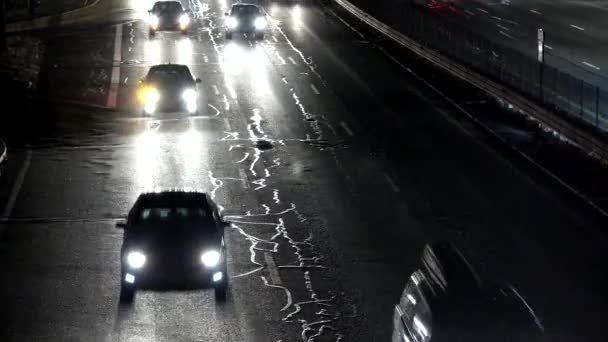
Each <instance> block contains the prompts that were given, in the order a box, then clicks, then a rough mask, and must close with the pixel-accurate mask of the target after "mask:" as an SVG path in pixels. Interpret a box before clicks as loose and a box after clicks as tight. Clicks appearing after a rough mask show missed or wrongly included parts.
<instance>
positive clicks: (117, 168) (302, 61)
mask: <svg viewBox="0 0 608 342" xmlns="http://www.w3.org/2000/svg"><path fill="white" fill-rule="evenodd" d="M194 1H196V0H194ZM116 2H120V1H116ZM124 3H127V4H128V3H131V2H127V1H125V2H124ZM229 3H230V1H223V0H211V1H210V4H209V5H210V10H209V12H208V13H206V14H205V15H203V16H200V17H199V18H198V19H196V20H195V21H194V24H193V27H192V28H191V30H190V32H189V33H188V34H187V35H181V34H179V33H171V32H168V33H164V32H161V33H159V34H157V36H156V37H155V38H153V39H151V38H149V37H148V25H147V23H146V21H145V20H143V19H144V18H145V15H146V12H145V11H146V10H147V8H145V7H144V6H143V5H137V6H135V5H133V7H132V8H131V11H130V12H129V13H132V14H133V15H132V16H131V18H130V19H128V20H124V19H123V17H122V16H121V17H120V19H116V18H113V17H111V16H109V17H108V18H107V21H108V22H110V23H108V24H102V23H97V22H96V24H95V25H79V26H77V27H72V28H69V27H68V28H61V29H54V30H47V31H43V32H41V33H40V35H41V36H42V37H43V38H44V40H45V41H46V45H47V48H48V51H47V54H46V61H47V65H48V68H47V69H46V70H45V72H44V76H45V80H46V81H45V83H44V84H43V89H44V91H45V92H46V96H48V97H49V99H52V104H53V105H52V106H49V107H48V108H43V109H40V108H39V109H38V112H36V113H33V114H32V115H31V117H28V118H27V119H25V121H26V122H25V123H21V124H20V126H18V127H9V126H8V125H7V124H5V125H3V126H4V127H1V128H0V134H2V138H3V139H4V140H5V141H6V142H7V145H8V148H9V157H10V158H9V159H8V160H7V162H6V169H7V171H6V172H5V173H3V174H2V177H1V178H0V258H1V259H2V266H1V267H0V278H1V279H2V280H3V281H2V282H1V283H0V303H1V308H0V340H3V341H4V340H7V341H61V342H63V341H247V342H249V341H387V340H389V338H390V334H391V329H392V326H391V319H392V314H393V310H394V305H395V304H396V303H397V302H398V300H399V296H400V294H401V291H402V290H403V286H404V284H405V282H406V281H407V279H408V277H409V275H410V274H411V272H412V271H413V270H414V269H415V268H416V267H418V265H419V257H420V253H421V251H422V248H423V246H424V245H425V244H426V243H428V242H430V241H436V240H450V241H452V242H453V243H455V244H456V245H458V246H459V247H460V248H462V250H463V251H464V253H466V255H467V256H468V257H469V258H470V260H472V262H473V263H474V264H475V266H476V267H479V268H480V269H484V270H485V271H487V272H490V273H492V274H494V275H496V276H498V277H500V278H501V279H504V280H506V281H508V282H509V283H510V284H512V286H513V287H514V288H516V289H517V290H518V291H519V293H521V295H522V296H523V297H524V298H525V299H526V300H527V302H528V303H529V305H530V306H531V307H532V308H533V309H534V311H535V312H536V314H537V315H538V318H539V320H540V322H541V323H542V326H543V328H544V333H545V337H546V338H545V339H544V340H545V341H592V342H595V341H597V342H601V341H606V340H608V332H606V330H605V329H604V328H603V321H604V317H606V316H608V307H607V306H606V303H607V295H606V291H605V289H606V288H608V276H607V275H608V267H607V261H606V258H605V250H606V248H607V246H608V239H607V237H606V234H605V231H604V229H605V227H606V225H605V224H603V223H598V222H596V221H595V220H591V219H589V218H588V217H587V216H586V214H585V212H584V211H583V210H581V209H580V208H579V206H577V205H576V204H574V203H573V201H572V199H570V198H569V197H567V196H564V195H563V192H562V191H561V190H560V189H557V188H556V187H555V186H553V185H550V184H548V183H547V182H544V181H543V180H542V177H539V175H538V174H536V173H531V172H530V171H529V170H528V169H527V168H525V167H522V166H521V165H519V164H518V163H517V162H516V161H513V160H512V159H511V158H510V157H509V156H507V155H505V154H504V153H503V152H502V151H501V150H500V149H496V148H495V147H494V146H493V145H492V144H491V143H489V142H488V141H489V139H488V137H487V135H486V134H485V133H484V132H482V131H480V130H479V128H478V127H477V126H475V125H472V124H471V123H470V122H466V121H463V120H461V119H460V118H458V117H457V115H456V113H457V112H458V108H456V106H454V104H458V105H459V106H462V107H464V108H467V109H470V110H484V108H489V107H485V106H482V105H479V103H482V101H481V100H482V99H483V98H482V95H481V94H479V93H475V92H469V91H468V90H467V91H465V90H464V89H465V88H464V87H463V88H462V89H463V90H462V91H461V92H460V93H458V94H457V96H458V97H455V98H451V99H446V98H445V96H443V95H442V94H440V93H437V92H436V91H434V90H433V88H431V87H429V84H431V85H436V86H438V85H442V86H445V87H450V88H457V87H452V84H451V83H446V80H447V79H446V78H445V76H444V75H440V74H432V75H429V74H427V73H424V74H422V73H420V74H417V73H416V72H417V71H419V70H422V67H421V66H419V65H418V64H417V63H420V61H419V60H417V59H415V58H409V59H401V57H400V56H396V55H392V54H391V52H390V51H387V50H384V49H381V48H380V47H378V46H377V45H375V44H374V42H373V39H374V38H373V37H369V36H367V34H366V33H365V32H358V31H357V30H356V28H353V27H349V26H348V25H345V23H347V21H344V19H343V18H340V17H339V16H338V15H336V14H335V13H334V12H333V11H331V10H329V9H325V8H321V7H317V6H293V5H287V4H282V3H276V4H273V5H269V6H268V7H267V11H268V13H269V15H270V16H271V18H272V23H271V25H270V31H269V32H268V33H267V35H266V38H265V40H264V41H261V42H256V41H250V40H247V39H245V38H244V37H237V38H235V39H234V40H233V41H230V42H227V41H225V40H224V32H223V21H224V15H223V13H224V12H225V10H226V8H227V6H228V5H229ZM511 3H512V6H514V5H515V3H516V2H515V1H512V2H511ZM184 4H185V5H188V4H187V3H186V2H185V3H184ZM539 6H540V5H539ZM547 6H549V5H547ZM492 8H494V7H492ZM501 8H502V7H501ZM537 8H538V9H539V10H543V11H544V10H545V9H544V7H537ZM123 14H124V13H122V14H121V15H123ZM586 28H588V29H589V30H590V31H591V26H590V25H587V26H586ZM553 45H554V48H555V49H556V50H557V49H559V48H560V45H559V43H554V44H553ZM598 53H599V52H598ZM593 56H594V55H589V61H590V62H592V63H596V64H598V65H600V66H601V67H603V64H601V61H597V60H596V59H595V58H592V57H593ZM161 63H174V64H185V65H187V66H189V68H190V69H191V71H192V73H193V74H194V75H195V76H196V77H198V78H200V79H201V80H202V83H201V84H200V85H199V86H198V87H199V91H201V93H202V94H203V95H202V96H201V98H200V103H199V107H200V108H201V110H200V113H199V114H197V115H191V116H189V115H184V114H161V115H155V116H145V115H143V114H142V112H141V108H140V106H139V105H138V103H137V97H138V90H139V88H140V86H139V83H138V81H139V80H140V79H141V78H142V77H144V76H145V74H146V72H147V70H148V69H149V68H150V66H152V65H156V64H161ZM412 71H413V72H412ZM447 82H449V80H447ZM492 110H494V109H492ZM169 187H179V188H182V187H188V188H196V189H201V190H203V191H206V192H208V193H209V194H210V195H211V197H212V198H214V200H215V201H216V202H217V203H218V204H219V205H220V206H221V207H222V213H223V215H224V216H225V218H226V219H228V220H229V221H231V222H232V224H231V226H230V227H229V228H227V230H226V243H227V246H228V273H229V274H230V278H231V279H230V290H229V293H228V300H227V302H226V303H223V304H222V303H216V301H215V299H214V295H213V290H196V291H164V292H163V291H161V292H158V291H141V292H138V294H137V296H136V298H135V301H134V303H133V304H132V305H130V306H128V305H119V302H118V297H119V291H120V279H119V278H120V255H119V253H120V247H121V244H122V236H123V232H122V231H121V230H118V229H116V228H115V223H116V222H118V221H120V220H122V219H123V218H124V217H125V216H126V215H127V212H128V210H129V209H130V207H131V205H132V204H133V201H134V200H135V199H136V198H137V196H138V194H139V193H140V192H142V191H144V190H146V189H154V188H169Z"/></svg>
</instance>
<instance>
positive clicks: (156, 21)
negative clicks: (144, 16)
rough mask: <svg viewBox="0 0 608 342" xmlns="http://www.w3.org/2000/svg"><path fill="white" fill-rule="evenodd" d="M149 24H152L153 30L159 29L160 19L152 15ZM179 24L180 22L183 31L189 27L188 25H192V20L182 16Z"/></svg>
mask: <svg viewBox="0 0 608 342" xmlns="http://www.w3.org/2000/svg"><path fill="white" fill-rule="evenodd" d="M148 22H149V23H150V26H152V28H153V29H157V28H158V25H159V23H160V19H159V18H158V16H156V15H150V17H149V18H148ZM178 22H179V26H180V28H181V29H182V30H183V29H185V28H186V27H188V24H190V18H188V16H187V15H185V14H182V15H181V16H180V17H179V20H178Z"/></svg>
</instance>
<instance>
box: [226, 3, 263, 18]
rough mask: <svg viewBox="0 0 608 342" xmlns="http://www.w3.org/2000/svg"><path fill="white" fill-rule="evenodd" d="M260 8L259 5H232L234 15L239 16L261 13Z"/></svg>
mask: <svg viewBox="0 0 608 342" xmlns="http://www.w3.org/2000/svg"><path fill="white" fill-rule="evenodd" d="M259 14H260V10H259V9H258V7H257V6H252V5H247V6H242V5H241V6H233V7H232V15H237V16H253V15H259Z"/></svg>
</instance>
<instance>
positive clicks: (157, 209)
mask: <svg viewBox="0 0 608 342" xmlns="http://www.w3.org/2000/svg"><path fill="white" fill-rule="evenodd" d="M226 225H228V223H226V222H225V221H224V220H223V219H222V218H221V216H220V214H219V212H218V209H217V206H216V204H215V203H213V200H212V199H211V198H210V197H209V196H208V195H207V194H205V193H202V192H191V191H185V190H169V191H162V192H150V193H143V194H141V195H140V196H139V198H138V199H137V201H136V202H135V204H134V205H133V208H132V209H131V210H130V211H129V216H128V218H127V221H126V223H118V224H117V227H119V228H123V229H124V239H123V245H122V249H121V252H120V257H121V258H120V259H121V262H122V270H121V275H120V279H121V292H120V299H121V301H122V302H130V301H132V300H133V298H134V296H135V292H136V290H137V289H138V288H146V287H148V288H155V287H156V288H157V287H159V286H160V287H162V288H166V287H167V286H171V285H177V286H183V285H184V284H194V285H196V287H199V286H205V287H208V286H212V287H213V288H214V289H215V295H216V299H218V300H224V299H225V298H226V290H227V287H228V273H227V266H226V245H225V244H224V228H225V226H226Z"/></svg>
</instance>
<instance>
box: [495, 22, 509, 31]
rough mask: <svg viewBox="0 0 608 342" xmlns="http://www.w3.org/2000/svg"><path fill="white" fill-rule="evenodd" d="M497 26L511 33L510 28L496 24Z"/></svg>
mask: <svg viewBox="0 0 608 342" xmlns="http://www.w3.org/2000/svg"><path fill="white" fill-rule="evenodd" d="M496 26H498V27H500V28H501V29H503V30H505V31H509V28H508V27H504V26H502V25H500V24H496Z"/></svg>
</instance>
